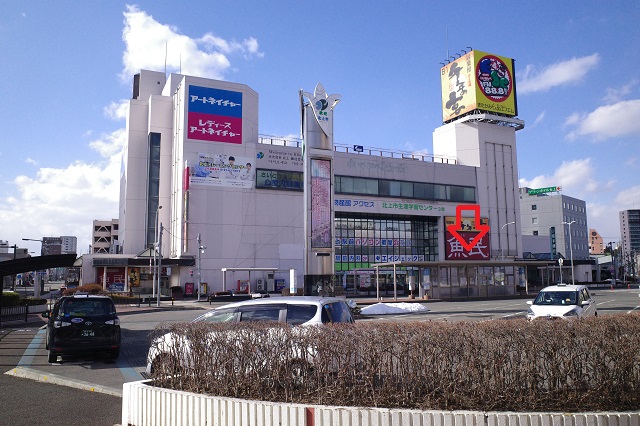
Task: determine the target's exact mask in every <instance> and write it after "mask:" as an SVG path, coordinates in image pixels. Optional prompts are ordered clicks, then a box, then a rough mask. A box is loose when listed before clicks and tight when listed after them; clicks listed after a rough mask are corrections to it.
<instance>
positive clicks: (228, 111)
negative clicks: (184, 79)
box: [187, 86, 242, 144]
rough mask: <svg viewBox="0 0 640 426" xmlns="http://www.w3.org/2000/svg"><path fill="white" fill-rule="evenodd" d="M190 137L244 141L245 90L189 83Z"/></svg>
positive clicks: (188, 113)
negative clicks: (243, 95) (234, 90)
mask: <svg viewBox="0 0 640 426" xmlns="http://www.w3.org/2000/svg"><path fill="white" fill-rule="evenodd" d="M187 108H188V109H187V137H188V138H189V139H196V140H201V141H209V142H225V143H234V144H242V92H232V91H229V90H222V89H214V88H210V87H200V86H189V94H188V107H187Z"/></svg>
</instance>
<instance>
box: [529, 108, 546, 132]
mask: <svg viewBox="0 0 640 426" xmlns="http://www.w3.org/2000/svg"><path fill="white" fill-rule="evenodd" d="M545 115H546V111H542V112H541V113H540V114H538V116H537V117H536V119H535V121H534V122H533V124H532V125H530V126H528V127H529V129H533V128H534V127H536V126H537V125H538V124H540V123H542V121H543V120H544V116H545Z"/></svg>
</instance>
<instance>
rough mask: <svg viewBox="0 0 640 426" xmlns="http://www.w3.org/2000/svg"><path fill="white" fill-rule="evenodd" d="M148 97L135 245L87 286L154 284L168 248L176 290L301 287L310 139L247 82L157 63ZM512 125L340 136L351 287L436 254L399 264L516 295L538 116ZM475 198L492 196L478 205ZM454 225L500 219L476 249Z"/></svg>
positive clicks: (90, 275)
mask: <svg viewBox="0 0 640 426" xmlns="http://www.w3.org/2000/svg"><path fill="white" fill-rule="evenodd" d="M133 92H134V93H133V99H131V101H130V108H129V115H128V119H127V146H126V149H125V152H124V159H123V168H122V174H121V193H120V213H119V222H118V223H119V231H118V240H119V241H118V242H119V245H120V246H121V248H122V255H120V256H111V257H109V256H108V255H91V256H87V257H86V259H85V261H84V262H83V281H84V282H85V283H88V282H102V283H103V284H104V285H105V286H106V285H107V284H110V282H116V281H118V280H121V281H122V282H123V283H124V287H123V288H124V290H125V291H127V290H129V289H131V287H137V288H138V290H139V291H142V292H144V293H151V292H152V291H155V287H154V288H151V286H152V285H153V284H152V277H151V275H152V273H153V269H152V268H151V267H150V264H151V263H153V262H154V261H153V260H152V252H153V248H156V249H157V250H158V251H161V257H162V261H161V262H162V272H161V274H160V275H161V276H162V280H161V281H160V283H161V285H160V288H161V293H162V294H168V292H169V289H170V288H171V287H181V288H183V289H184V291H185V293H187V294H190V293H192V292H194V291H195V290H197V288H198V286H197V283H198V279H197V278H198V276H200V277H201V282H202V283H206V287H203V288H202V289H201V291H202V292H206V293H213V292H218V291H223V290H234V291H238V290H241V289H242V290H245V289H246V290H249V291H251V292H254V291H261V290H263V289H264V291H279V290H281V289H282V288H283V287H284V288H290V287H291V285H292V284H294V285H298V287H300V286H301V283H302V282H303V276H304V255H303V251H304V212H303V210H304V208H303V202H304V199H303V181H304V176H303V174H304V173H303V157H302V156H303V149H302V144H301V140H299V139H288V140H285V139H282V138H272V137H266V136H261V135H259V126H258V118H259V113H258V105H259V98H258V94H257V93H256V92H255V91H253V90H252V89H251V88H250V87H248V86H246V85H243V84H236V83H230V82H226V81H218V80H212V79H204V78H198V77H191V76H184V75H178V74H171V75H170V76H168V77H166V76H165V74H164V73H160V72H152V71H141V73H140V74H139V75H136V77H135V79H134V91H133ZM344 101H346V102H348V101H349V100H348V99H347V100H344ZM336 120H340V114H339V110H338V112H336ZM504 120H506V123H507V125H505V121H504ZM504 120H503V118H502V117H498V116H490V115H486V114H480V115H470V116H465V117H463V118H461V119H460V120H457V121H454V122H451V123H449V124H445V125H443V126H442V127H439V128H438V129H436V130H435V131H434V132H433V135H432V136H433V153H434V154H433V155H430V156H423V155H415V154H408V153H397V152H396V153H392V152H381V151H380V150H372V149H368V148H366V143H363V144H362V145H359V144H358V145H350V146H345V145H336V146H335V152H334V154H333V168H334V170H333V173H332V175H331V179H332V181H331V188H332V189H333V191H334V209H335V220H334V227H333V229H332V230H331V235H332V238H333V247H332V256H333V261H334V269H335V272H336V282H340V281H341V282H342V283H343V284H344V283H346V282H347V280H348V281H349V282H350V283H352V284H353V286H354V287H356V288H357V287H366V286H368V285H369V284H370V283H371V282H372V280H373V279H374V278H373V276H374V274H375V272H374V270H373V266H372V265H374V264H377V263H389V262H398V263H401V262H405V263H407V264H408V262H421V263H428V262H433V265H431V266H432V267H431V268H430V270H429V271H428V272H425V271H424V270H420V271H419V272H418V269H417V268H415V270H413V269H412V268H411V267H410V266H409V267H405V268H402V271H401V272H398V271H396V272H395V273H396V274H399V275H403V277H401V278H402V279H403V280H404V281H405V282H408V281H411V279H409V276H411V275H412V274H413V275H415V274H419V275H420V276H419V277H417V278H416V279H417V281H419V282H424V281H425V280H426V281H428V282H429V283H430V285H429V286H425V287H424V289H426V290H428V291H434V290H435V288H436V287H440V288H441V289H442V291H441V294H440V296H443V295H444V296H445V297H458V296H465V295H466V296H469V295H471V296H473V295H478V294H480V295H482V294H484V295H489V294H493V293H492V292H494V291H495V292H496V293H495V294H510V293H513V292H515V291H516V290H515V289H516V287H517V286H518V285H520V283H521V282H522V280H523V271H522V268H518V267H513V266H510V267H505V265H504V263H505V262H506V261H509V260H511V262H513V259H516V258H522V252H523V250H522V240H521V238H520V235H521V233H520V227H521V221H520V217H521V215H520V209H521V203H520V200H519V193H518V170H517V155H516V140H515V132H516V130H517V129H518V128H521V127H522V126H523V124H524V123H523V122H521V121H519V120H515V119H510V120H509V119H504ZM510 124H515V125H510ZM336 140H338V141H339V140H340V135H336ZM358 142H360V141H358ZM465 206H466V207H465ZM469 206H479V209H478V211H477V213H476V212H475V211H474V210H473V209H472V208H471V207H469ZM460 207H462V208H463V209H462V213H460V212H459V208H460ZM465 208H466V209H465ZM458 216H462V218H461V219H460V220H459V223H456V218H457V217H458ZM452 224H453V225H456V224H458V225H460V232H459V235H461V236H462V237H463V238H465V239H469V241H471V240H472V239H473V238H475V236H476V235H480V234H481V233H480V232H479V231H480V230H481V228H482V226H483V225H488V226H489V227H490V230H489V232H488V233H487V234H486V235H483V236H482V237H481V238H479V239H477V240H475V241H477V243H478V244H477V245H476V246H475V247H474V249H473V250H471V251H469V250H464V249H462V248H461V247H460V244H459V243H458V241H459V240H458V241H457V238H455V235H453V234H452V233H451V232H449V230H448V229H449V225H452ZM585 225H586V222H585ZM160 230H161V231H160ZM492 261H493V262H497V261H501V262H502V265H501V266H500V265H497V264H496V266H495V268H494V266H490V264H488V263H487V262H492ZM291 271H293V273H292V272H291ZM386 272H387V273H388V272H389V269H387V270H386ZM132 277H133V278H132ZM292 280H293V281H294V283H292V282H291V281H292ZM194 283H195V289H194V287H193V285H194ZM261 283H265V284H267V283H268V286H266V285H265V287H264V288H262V287H259V285H260V284H261ZM478 286H491V287H492V288H493V287H495V289H494V290H490V291H487V290H486V289H485V290H484V291H482V290H479V289H478V288H477V287H478ZM456 287H457V288H456ZM463 287H464V289H463ZM469 288H471V289H469ZM422 290H423V288H422V287H421V291H422ZM304 291H305V292H306V293H308V294H311V293H313V291H314V289H305V290H304ZM434 294H435V293H434ZM436 295H437V294H436Z"/></svg>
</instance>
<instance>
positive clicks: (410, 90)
mask: <svg viewBox="0 0 640 426" xmlns="http://www.w3.org/2000/svg"><path fill="white" fill-rule="evenodd" d="M1 9H2V13H0V58H2V65H3V66H2V67H0V81H2V82H3V83H2V89H3V91H2V92H3V101H2V102H0V128H1V129H2V132H0V164H1V165H2V167H0V182H1V186H0V240H6V241H9V243H10V244H14V243H17V244H19V245H23V246H27V247H29V249H30V250H32V251H36V252H38V253H39V250H40V246H39V243H35V242H34V243H26V242H23V241H21V239H22V238H36V239H37V238H41V237H43V236H60V235H75V236H77V237H78V252H79V253H85V252H87V251H88V247H89V244H90V236H91V227H92V220H93V219H110V218H116V217H117V216H118V190H119V182H118V179H119V172H120V155H119V154H120V150H121V148H122V144H123V142H124V139H123V136H124V133H123V132H124V126H125V120H124V112H125V111H126V100H127V99H128V98H130V97H131V92H132V75H133V74H134V73H136V72H138V71H139V70H140V69H150V70H156V71H162V70H164V69H165V63H166V69H167V71H168V72H180V71H182V73H184V74H190V75H197V76H202V77H210V78H219V79H223V80H228V81H233V82H238V83H244V84H247V85H248V86H250V87H251V88H253V89H254V90H255V91H257V92H258V94H259V97H260V123H259V132H260V133H261V134H267V135H276V136H297V135H298V133H299V127H300V124H299V123H300V121H299V119H300V118H299V112H298V91H299V90H300V89H303V90H305V91H308V92H312V91H313V89H314V88H315V86H316V84H317V83H318V82H321V83H322V84H323V85H324V87H325V88H326V90H327V92H328V93H339V94H340V95H342V100H341V102H340V104H339V105H338V106H337V107H336V113H335V114H336V115H335V128H334V132H335V141H336V143H340V144H346V145H354V144H357V145H364V146H367V147H377V148H388V149H395V150H402V151H411V152H418V151H419V152H431V151H432V133H433V130H434V129H435V128H437V127H438V126H440V125H441V124H442V118H441V117H442V115H441V99H440V97H441V96H440V80H439V70H440V67H441V64H440V63H441V62H444V60H445V59H446V58H447V56H454V55H455V54H457V53H460V52H461V51H462V50H464V49H467V48H468V47H472V48H474V49H477V50H481V51H484V52H489V53H493V54H497V55H501V56H506V57H510V58H514V59H515V61H516V62H515V64H516V85H517V90H518V108H519V115H518V117H519V118H520V119H521V120H524V121H525V123H526V126H525V128H524V129H523V130H521V131H519V132H517V134H516V135H517V136H516V138H517V152H518V166H519V175H520V180H521V185H527V186H530V187H534V188H540V187H547V186H557V185H558V186H562V188H563V193H564V194H566V195H569V196H572V197H576V198H579V199H583V200H585V201H586V202H587V210H588V221H589V226H590V227H592V228H595V229H597V230H598V231H599V232H600V234H601V235H602V236H603V237H604V238H605V240H606V241H619V239H620V231H619V222H618V212H619V211H620V210H624V209H630V208H640V178H639V175H640V174H639V171H640V163H639V161H640V147H639V142H640V71H639V70H640V49H638V45H639V43H640V25H638V22H640V2H637V1H635V0H634V1H632V0H627V1H589V0H587V1H582V2H568V1H565V2H559V1H531V2H513V1H492V2H487V1H482V2H481V1H459V2H429V1H424V0H423V1H404V2H397V3H391V2H380V1H371V0H370V1H356V0H354V1H333V0H326V1H323V2H311V1H300V0H298V1H293V0H292V1H279V0H272V1H269V2H262V1H253V2H249V1H242V0H232V1H211V0H209V1H189V2H175V1H171V2H169V1H141V2H138V3H118V2H112V1H109V2H86V1H68V0H67V1H58V2H36V1H27V2H4V3H3V5H2V8H1ZM165 46H166V55H165Z"/></svg>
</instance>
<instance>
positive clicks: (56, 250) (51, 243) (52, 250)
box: [40, 237, 62, 256]
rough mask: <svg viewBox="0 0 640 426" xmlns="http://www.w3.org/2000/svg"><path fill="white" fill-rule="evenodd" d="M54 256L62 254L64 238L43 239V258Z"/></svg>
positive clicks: (41, 252)
mask: <svg viewBox="0 0 640 426" xmlns="http://www.w3.org/2000/svg"><path fill="white" fill-rule="evenodd" d="M54 254H62V238H61V237H42V248H41V249H40V255H41V256H51V255H54Z"/></svg>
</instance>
